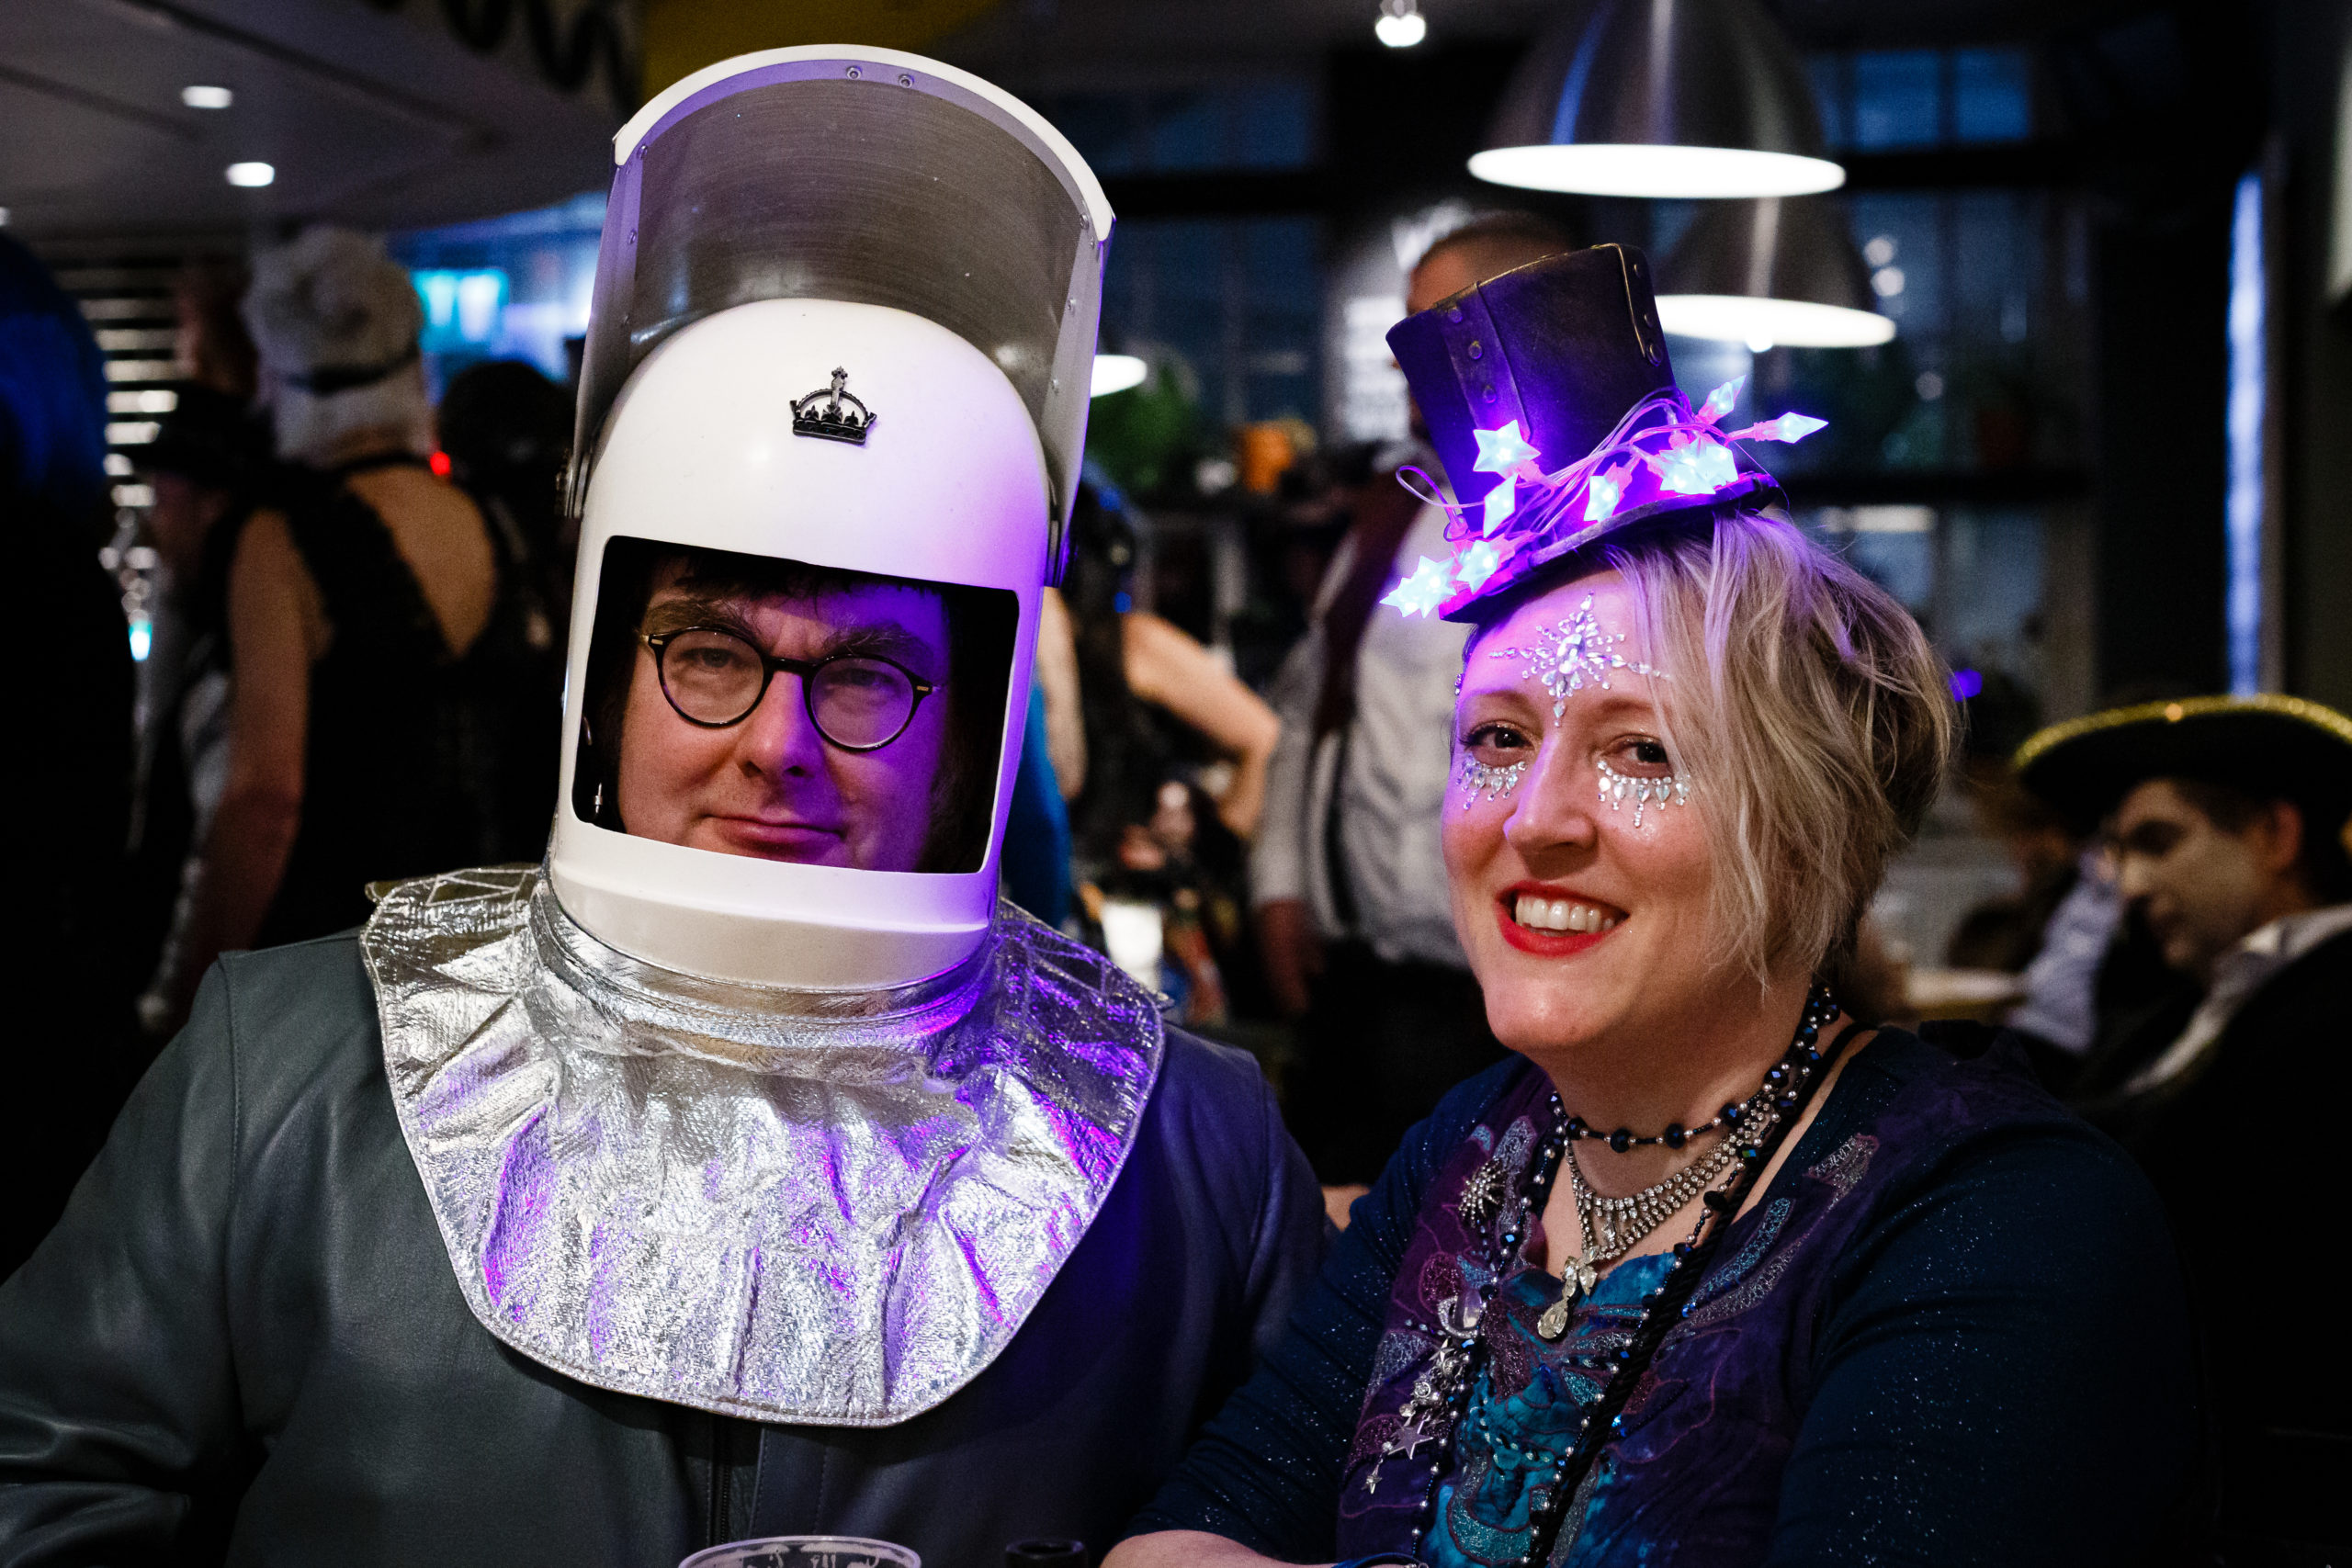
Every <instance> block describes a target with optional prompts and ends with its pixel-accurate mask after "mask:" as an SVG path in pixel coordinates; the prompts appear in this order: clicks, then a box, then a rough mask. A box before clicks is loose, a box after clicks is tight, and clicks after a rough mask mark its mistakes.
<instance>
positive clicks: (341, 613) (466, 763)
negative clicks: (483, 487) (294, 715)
mask: <svg viewBox="0 0 2352 1568" xmlns="http://www.w3.org/2000/svg"><path fill="white" fill-rule="evenodd" d="M414 461H415V459H413V458H407V457H401V458H395V459H391V460H390V463H413V462H414ZM390 463H388V462H387V461H385V460H382V459H379V460H374V461H370V462H366V463H359V464H352V465H348V466H346V467H344V468H337V469H334V470H332V471H327V472H318V471H311V470H304V471H300V472H297V473H293V474H289V475H288V476H286V479H285V481H284V483H285V488H284V491H283V492H282V493H281V495H280V496H279V497H278V498H277V499H278V500H279V503H280V505H281V506H282V508H283V510H284V512H285V514H286V519H287V524H288V529H289V531H290V532H291V533H292V535H293V539H294V547H295V549H296V550H297V551H298V552H300V555H301V558H302V563H303V565H304V566H306V567H307V568H309V570H310V573H311V579H312V581H315V582H316V583H317V584H318V588H319V593H320V597H321V599H322V601H323V603H324V606H325V611H326V618H327V621H328V623H329V624H330V625H331V626H333V628H334V642H333V643H332V645H331V646H330V647H329V648H328V649H327V653H326V656H325V657H324V658H322V659H321V660H319V661H318V662H317V663H315V664H313V665H312V666H311V701H310V730H309V737H308V742H307V745H306V747H305V751H304V757H303V786H302V820H301V827H300V831H299V832H298V834H297V836H296V838H295V841H294V849H293V852H292V854H291V855H289V856H288V860H287V863H286V873H285V875H284V877H283V878H282V879H281V880H280V881H279V883H278V887H277V897H276V898H275V899H274V900H273V901H272V902H271V904H270V908H269V913H268V915H267V917H266V919H264V920H263V922H262V929H261V931H260V932H259V933H258V935H257V936H256V938H255V941H254V945H256V946H273V945H276V944H277V943H279V942H300V941H302V940H303V939H305V938H308V937H314V936H321V935H324V934H326V933H327V932H330V931H341V930H343V929H345V927H348V926H352V925H356V924H357V923H358V922H359V921H361V920H363V919H366V918H367V915H368V898H367V893H366V888H367V886H368V883H370V882H377V881H384V880H389V879H391V878H397V877H408V876H420V875H424V874H429V873H433V872H438V871H447V870H448V869H450V868H451V867H453V866H464V865H484V864H492V863H498V862H502V861H516V860H537V859H538V858H539V856H540V854H541V853H542V852H544V851H545V850H546V848H547V837H548V820H549V816H550V813H551V812H552V810H553V808H554V803H555V795H556V752H557V746H558V737H559V733H560V722H561V701H562V679H563V663H562V659H563V653H562V648H561V641H560V637H559V636H558V630H559V628H556V627H555V626H552V625H551V624H550V622H549V619H548V615H547V612H546V608H545V606H544V605H543V604H540V603H539V602H538V595H537V592H536V591H535V590H534V589H532V588H531V587H530V586H529V584H530V581H531V577H530V574H529V573H528V572H527V571H526V570H523V567H524V564H525V563H522V562H519V561H517V560H516V559H515V558H514V549H513V542H512V541H511V540H507V539H504V538H502V537H501V534H500V531H499V530H498V529H496V528H494V527H491V526H489V520H488V517H487V514H486V513H485V518H484V529H485V532H486V533H487V534H488V535H489V537H490V541H491V547H492V555H493V558H495V560H496V563H497V565H496V570H497V573H498V586H497V592H496V595H495V597H494V599H493V601H492V609H491V615H490V619H489V621H488V623H487V624H486V625H485V626H483V628H482V630H481V633H480V634H479V635H478V636H477V637H475V638H474V640H473V642H472V643H471V644H470V645H469V647H468V648H467V649H466V650H465V652H464V653H463V654H453V653H452V652H451V651H450V649H449V646H448V643H447V640H446V639H445V638H444V637H443V636H442V632H441V626H440V623H439V621H437V620H436V619H435V616H434V614H433V607H432V605H431V604H430V603H429V602H428V601H427V600H426V599H425V597H424V589H423V588H422V587H420V586H419V585H418V583H417V581H416V574H415V573H414V572H413V571H412V570H409V565H408V562H407V561H406V559H404V558H402V557H401V553H400V550H399V547H397V546H396V545H395V544H394V543H393V540H392V535H391V531H390V529H389V528H388V527H386V526H385V524H384V520H383V519H382V518H381V517H380V516H379V515H378V514H377V513H376V511H375V509H374V508H373V507H371V506H369V505H368V503H367V502H365V501H362V500H361V499H360V498H359V497H358V496H357V495H356V494H354V493H353V492H352V491H350V490H349V489H348V488H347V487H346V486H345V482H344V481H345V479H347V478H348V477H349V476H350V475H352V474H353V473H356V472H358V471H360V470H361V469H363V468H379V467H387V466H390ZM478 504H479V503H478Z"/></svg>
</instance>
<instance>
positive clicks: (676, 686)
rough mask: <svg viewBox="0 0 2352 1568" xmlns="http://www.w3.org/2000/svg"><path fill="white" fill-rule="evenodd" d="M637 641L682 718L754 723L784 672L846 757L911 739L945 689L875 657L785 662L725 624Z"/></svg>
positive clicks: (706, 724) (708, 724)
mask: <svg viewBox="0 0 2352 1568" xmlns="http://www.w3.org/2000/svg"><path fill="white" fill-rule="evenodd" d="M638 640H639V641H640V642H642V643H644V644H645V646H646V647H648V648H650V649H652V650H653V667H654V668H655V669H656V670H657V671H660V672H661V676H662V695H663V696H665V697H667V698H669V699H670V705H671V706H672V707H673V708H675V709H676V710H677V713H678V716H679V717H680V718H683V719H684V720H685V721H686V722H687V723H688V724H693V725H699V726H700V727H701V728H705V729H724V728H727V727H728V726H729V725H731V724H741V723H742V722H743V720H745V719H746V718H749V717H750V716H751V715H752V709H753V708H756V707H758V706H759V705H760V702H761V699H763V697H765V696H766V695H767V694H768V682H770V681H773V680H775V674H776V671H779V670H781V671H785V672H786V673H787V674H792V675H797V676H799V677H800V705H801V706H802V707H804V708H806V709H807V710H808V713H809V723H811V724H813V725H815V726H816V727H817V733H818V734H820V735H821V736H823V737H824V738H825V739H827V740H828V741H830V742H831V743H832V744H833V745H835V746H838V747H840V748H841V749H842V750H844V751H873V750H879V749H880V748H882V747H884V746H888V744H890V742H891V741H893V740H896V739H898V738H899V736H901V735H904V734H905V733H906V732H907V726H909V725H910V724H912V723H913V722H914V718H915V709H916V708H918V707H920V706H922V700H923V698H925V697H927V696H929V695H931V694H932V693H933V692H935V691H937V690H938V689H939V688H938V686H937V685H935V684H934V683H933V682H929V681H922V680H917V679H916V678H915V677H914V676H913V675H912V674H910V672H909V671H906V670H904V669H902V668H901V667H900V666H899V665H897V664H895V663H893V662H892V661H890V660H888V659H882V658H878V657H876V655H874V654H870V653H836V654H834V655H832V656H831V658H827V659H816V660H805V659H778V658H777V657H775V655H774V654H772V653H769V652H768V651H766V650H765V649H762V648H760V647H759V646H758V645H756V644H755V643H753V642H752V641H751V640H750V639H749V638H747V637H743V636H742V635H741V634H740V633H737V632H731V631H728V630H726V629H725V628H723V627H719V626H688V627H686V628H685V629H684V630H683V631H674V632H654V633H652V634H650V635H643V636H640V637H639V639H638Z"/></svg>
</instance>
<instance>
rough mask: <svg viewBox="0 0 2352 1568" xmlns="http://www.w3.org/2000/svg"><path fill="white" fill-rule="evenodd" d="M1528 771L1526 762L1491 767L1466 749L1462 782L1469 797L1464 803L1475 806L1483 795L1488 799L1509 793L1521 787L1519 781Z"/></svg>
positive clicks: (1465, 805)
mask: <svg viewBox="0 0 2352 1568" xmlns="http://www.w3.org/2000/svg"><path fill="white" fill-rule="evenodd" d="M1526 773H1527V764H1526V763H1525V762H1513V763H1511V764H1510V766H1509V767H1507V768H1491V767H1488V766H1487V764H1486V763H1484V762H1482V761H1478V759H1477V758H1476V757H1473V756H1472V755H1470V753H1469V752H1467V751H1464V753H1463V754H1462V772H1461V782H1462V789H1463V793H1464V795H1467V796H1468V797H1469V798H1468V799H1466V800H1464V802H1463V803H1462V804H1463V805H1464V807H1471V806H1475V805H1476V804H1477V803H1478V797H1479V796H1480V795H1485V796H1486V797H1487V799H1488V800H1494V799H1497V798H1498V797H1499V796H1502V795H1509V794H1510V792H1511V791H1512V790H1515V789H1517V788H1518V787H1519V781H1520V780H1521V778H1522V777H1524V776H1525V775H1526Z"/></svg>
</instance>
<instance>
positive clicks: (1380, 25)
mask: <svg viewBox="0 0 2352 1568" xmlns="http://www.w3.org/2000/svg"><path fill="white" fill-rule="evenodd" d="M1372 36H1373V37H1374V38H1376V39H1379V40H1380V41H1381V42H1383V43H1385V44H1386V45H1387V46H1388V47H1389V48H1391V49H1410V48H1412V47H1413V46H1414V45H1415V44H1417V43H1419V42H1420V41H1421V40H1422V39H1425V38H1427V37H1429V36H1430V24H1429V22H1428V20H1427V19H1426V18H1425V17H1422V15H1421V10H1420V6H1419V0H1380V15H1379V17H1376V18H1375V19H1374V22H1373V24H1372Z"/></svg>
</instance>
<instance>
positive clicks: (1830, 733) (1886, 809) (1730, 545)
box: [1596, 513, 1958, 983]
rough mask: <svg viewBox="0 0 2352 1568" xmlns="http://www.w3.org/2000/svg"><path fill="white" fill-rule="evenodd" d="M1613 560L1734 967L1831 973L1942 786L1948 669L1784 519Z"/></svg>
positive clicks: (1736, 523) (1632, 545) (1623, 548)
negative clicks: (1660, 685) (1666, 707)
mask: <svg viewBox="0 0 2352 1568" xmlns="http://www.w3.org/2000/svg"><path fill="white" fill-rule="evenodd" d="M1600 554H1601V560H1600V562H1597V563H1596V566H1597V567H1608V568H1613V569H1615V570H1617V571H1619V572H1620V573H1622V574H1623V576H1624V578H1625V580H1626V581H1627V583H1628V584H1629V585H1630V587H1631V588H1632V590H1633V597H1634V605H1635V612H1634V614H1635V617H1636V619H1637V621H1638V622H1639V623H1640V624H1639V628H1638V630H1639V635H1640V640H1641V645H1642V646H1644V647H1645V649H1647V652H1646V653H1645V654H1644V656H1643V657H1644V658H1645V659H1646V660H1648V661H1649V662H1650V663H1652V664H1654V665H1656V666H1657V668H1659V669H1660V670H1662V671H1667V672H1668V673H1669V674H1670V675H1671V677H1672V684H1671V686H1670V688H1667V689H1666V690H1667V691H1670V693H1671V698H1672V712H1671V716H1670V720H1668V723H1669V726H1670V728H1668V734H1667V737H1666V739H1667V744H1668V746H1669V747H1670V748H1671V749H1672V750H1673V753H1674V755H1675V757H1676V759H1677V761H1678V763H1679V766H1680V767H1681V769H1682V770H1683V771H1684V772H1686V773H1689V774H1690V775H1691V778H1692V780H1693V788H1692V791H1691V800H1692V803H1693V804H1694V805H1696V806H1698V807H1700V808H1701V811H1702V818H1703V820H1704V821H1705V823H1706V829H1707V835H1708V839H1709V840H1710V843H1711V845H1712V848H1713V860H1714V864H1715V867H1716V875H1715V883H1714V918H1715V923H1716V929H1717V930H1718V931H1721V932H1722V933H1724V939H1725V941H1724V950H1725V953H1726V956H1727V959H1728V960H1729V961H1731V962H1736V963H1738V964H1742V965H1744V966H1745V967H1746V968H1747V970H1748V971H1749V972H1750V973H1752V974H1753V975H1754V976H1756V978H1757V979H1758V982H1759V983H1760V982H1762V981H1764V980H1765V979H1766V978H1767V977H1768V976H1770V973H1771V972H1772V971H1773V970H1775V969H1778V968H1781V967H1782V966H1784V965H1785V964H1788V963H1790V962H1791V961H1792V960H1794V961H1797V962H1799V963H1802V964H1804V965H1805V966H1806V968H1807V969H1808V970H1809V971H1817V970H1818V969H1819V968H1820V966H1821V965H1822V964H1823V963H1824V961H1825V960H1826V959H1828V958H1829V957H1831V956H1832V955H1833V954H1836V953H1842V952H1843V951H1844V950H1845V949H1846V948H1847V947H1849V945H1850V944H1851V942H1853V940H1854V933H1855V930H1856V927H1857V926H1858V924H1859V923H1860V919H1861V915H1862V911H1863V909H1864V908H1866V907H1867V906H1868V905H1869V903H1870V900H1871V895H1873V894H1874V893H1876V892H1877V891H1878V886H1879V882H1880V880H1881V879H1882V878H1883V876H1884V875H1885V874H1886V865H1887V862H1888V861H1889V860H1891V859H1892V858H1893V857H1894V854H1895V852H1897V851H1899V850H1900V849H1902V847H1903V846H1904V845H1905V843H1907V842H1908V841H1909V840H1910V839H1911V837H1912V835H1914V834H1915V833H1917V831H1918V829H1919V824H1920V822H1921V821H1922V820H1923V819H1924V818H1926V816H1927V814H1928V807H1929V806H1930V805H1932V804H1933V803H1934V800H1935V797H1936V792H1937V790H1938V789H1939V787H1940V786H1941V784H1942V782H1943V775H1944V770H1945V768H1946V766H1947V764H1948V762H1949V761H1950V758H1951V751H1952V746H1953V742H1954V739H1955V737H1956V734H1957V730H1958V715H1957V713H1956V711H1955V710H1954V707H1953V705H1952V701H1951V695H1950V692H1949V685H1948V682H1949V681H1950V675H1949V672H1948V671H1946V670H1945V668H1944V664H1943V660H1940V659H1939V658H1938V657H1937V656H1936V653H1935V650H1934V649H1930V648H1929V647H1928V639H1927V637H1926V636H1925V635H1924V634H1922V633H1921V631H1920V630H1919V625H1918V623H1917V621H1915V620H1913V619H1912V618H1911V615H1910V614H1909V612H1907V611H1905V609H1904V608H1903V606H1902V605H1901V604H1898V603H1896V602H1895V600H1894V598H1893V596H1891V595H1890V594H1888V593H1887V592H1886V591H1885V590H1884V589H1883V588H1880V587H1879V586H1878V585H1877V584H1876V583H1874V582H1872V581H1870V579H1868V578H1866V577H1864V576H1863V575H1862V574H1861V573H1860V572H1859V571H1857V570H1854V569H1853V568H1852V567H1851V566H1849V565H1848V564H1847V563H1846V562H1845V561H1844V560H1843V559H1841V558H1839V557H1838V556H1836V555H1833V554H1831V553H1830V552H1828V551H1827V550H1825V549H1823V548H1822V547H1820V546H1818V545H1816V544H1815V543H1814V542H1813V541H1812V540H1810V539H1808V538H1807V537H1806V536H1804V534H1802V533H1800V532H1799V531H1798V530H1797V529H1796V528H1795V527H1793V526H1792V525H1790V524H1788V523H1785V522H1781V521H1779V520H1777V519H1774V518H1771V517H1767V516H1763V515H1760V514H1758V513H1733V514H1730V515H1727V516H1722V517H1718V518H1717V519H1716V520H1715V523H1714V525H1713V527H1712V528H1710V529H1707V530H1704V531H1702V532H1697V533H1693V532H1690V531H1686V530H1675V531H1673V532H1671V533H1661V534H1657V535H1652V536H1649V537H1647V538H1635V539H1634V540H1630V541H1627V542H1623V543H1612V544H1611V545H1609V546H1607V547H1604V549H1603V550H1602V551H1601V552H1600ZM1662 694H1664V693H1662ZM1661 717H1662V719H1664V718H1665V717H1666V716H1665V715H1664V714H1662V715H1661Z"/></svg>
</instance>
